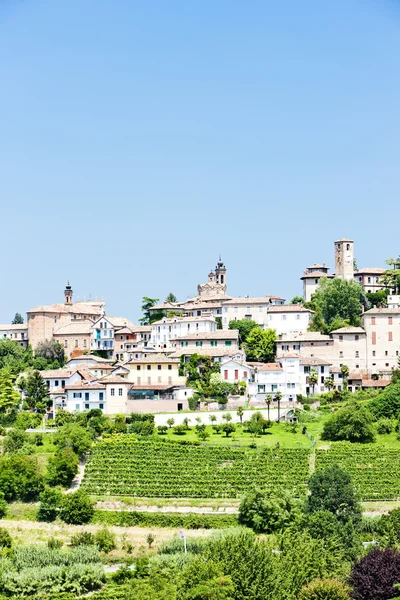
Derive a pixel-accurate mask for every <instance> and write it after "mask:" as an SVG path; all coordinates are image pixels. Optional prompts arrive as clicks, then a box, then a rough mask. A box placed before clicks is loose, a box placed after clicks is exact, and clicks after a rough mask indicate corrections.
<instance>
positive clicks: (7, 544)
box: [0, 527, 12, 548]
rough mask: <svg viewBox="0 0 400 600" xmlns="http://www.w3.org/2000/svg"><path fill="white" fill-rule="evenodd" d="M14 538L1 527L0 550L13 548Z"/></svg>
mask: <svg viewBox="0 0 400 600" xmlns="http://www.w3.org/2000/svg"><path fill="white" fill-rule="evenodd" d="M11 546H12V538H11V535H10V534H9V533H8V531H7V529H4V527H0V548H11Z"/></svg>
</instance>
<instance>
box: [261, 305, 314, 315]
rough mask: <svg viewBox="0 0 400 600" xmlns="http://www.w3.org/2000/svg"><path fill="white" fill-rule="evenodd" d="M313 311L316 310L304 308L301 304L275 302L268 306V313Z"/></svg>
mask: <svg viewBox="0 0 400 600" xmlns="http://www.w3.org/2000/svg"><path fill="white" fill-rule="evenodd" d="M306 312H307V313H312V312H314V311H312V310H310V309H309V308H304V306H302V305H301V304H274V305H273V306H270V307H269V308H268V313H306Z"/></svg>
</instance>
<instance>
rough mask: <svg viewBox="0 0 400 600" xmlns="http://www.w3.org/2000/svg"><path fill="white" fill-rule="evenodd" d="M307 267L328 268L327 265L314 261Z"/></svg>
mask: <svg viewBox="0 0 400 600" xmlns="http://www.w3.org/2000/svg"><path fill="white" fill-rule="evenodd" d="M307 269H328V267H327V266H326V265H325V264H321V263H315V264H314V265H311V266H309V267H307Z"/></svg>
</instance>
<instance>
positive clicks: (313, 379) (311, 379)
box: [308, 369, 318, 396]
mask: <svg viewBox="0 0 400 600" xmlns="http://www.w3.org/2000/svg"><path fill="white" fill-rule="evenodd" d="M308 383H309V385H311V387H312V395H313V396H314V393H315V386H316V385H317V383H318V371H317V370H316V369H310V373H309V374H308Z"/></svg>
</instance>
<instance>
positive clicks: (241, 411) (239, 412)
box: [236, 406, 244, 424]
mask: <svg viewBox="0 0 400 600" xmlns="http://www.w3.org/2000/svg"><path fill="white" fill-rule="evenodd" d="M236 414H237V416H238V417H239V419H240V424H242V423H243V415H244V410H243V406H239V408H238V409H237V411H236Z"/></svg>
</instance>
